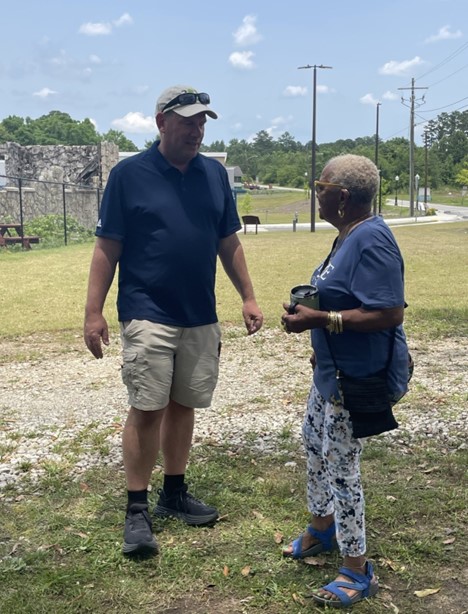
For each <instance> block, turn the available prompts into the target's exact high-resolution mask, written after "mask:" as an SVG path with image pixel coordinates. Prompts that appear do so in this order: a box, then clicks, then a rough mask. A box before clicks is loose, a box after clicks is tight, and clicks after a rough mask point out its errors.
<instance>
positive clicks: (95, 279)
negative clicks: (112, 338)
mask: <svg viewBox="0 0 468 614" xmlns="http://www.w3.org/2000/svg"><path fill="white" fill-rule="evenodd" d="M121 253H122V244H121V243H120V242H119V241H113V240H111V239H103V238H102V237H98V238H97V240H96V245H95V247H94V253H93V258H92V260H91V267H90V271H89V280H88V297H87V300H86V308H85V321H84V340H85V343H86V346H87V347H88V349H89V351H90V352H91V353H92V354H93V356H95V357H96V358H102V346H101V339H102V342H103V343H104V345H109V329H108V326H107V322H106V320H105V318H104V316H103V315H102V311H103V309H104V303H105V302H106V297H107V293H108V292H109V288H110V287H111V284H112V280H113V279H114V274H115V269H116V266H117V262H118V261H119V258H120V254H121Z"/></svg>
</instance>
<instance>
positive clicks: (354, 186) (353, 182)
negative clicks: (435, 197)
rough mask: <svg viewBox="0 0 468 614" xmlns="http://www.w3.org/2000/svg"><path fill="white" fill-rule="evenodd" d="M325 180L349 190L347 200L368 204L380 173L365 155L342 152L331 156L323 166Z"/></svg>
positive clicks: (370, 201) (377, 185) (377, 184)
mask: <svg viewBox="0 0 468 614" xmlns="http://www.w3.org/2000/svg"><path fill="white" fill-rule="evenodd" d="M325 168H326V169H327V170H328V176H327V180H328V181H330V182H332V183H339V184H340V185H342V186H343V187H344V188H346V189H347V190H349V195H350V198H349V201H350V202H351V203H355V204H362V205H369V204H370V203H372V201H373V199H374V196H375V195H376V194H377V190H378V189H379V182H380V175H379V171H378V169H377V167H376V166H375V164H374V163H373V162H372V160H369V158H366V157H365V156H356V155H355V154H343V155H340V156H336V157H334V158H331V160H329V161H328V162H327V164H326V166H325Z"/></svg>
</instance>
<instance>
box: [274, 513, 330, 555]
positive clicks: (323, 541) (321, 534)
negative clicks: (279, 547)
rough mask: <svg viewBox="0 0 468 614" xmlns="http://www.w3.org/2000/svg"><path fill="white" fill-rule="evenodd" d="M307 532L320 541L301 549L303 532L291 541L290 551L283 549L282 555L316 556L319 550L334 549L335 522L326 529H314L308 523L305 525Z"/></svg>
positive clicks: (327, 550)
mask: <svg viewBox="0 0 468 614" xmlns="http://www.w3.org/2000/svg"><path fill="white" fill-rule="evenodd" d="M307 533H309V535H312V537H315V538H316V539H318V540H319V541H320V543H319V544H313V546H310V548H306V549H305V550H302V537H303V535H304V533H302V534H301V535H299V537H298V538H297V539H295V540H294V541H293V543H292V548H293V549H292V552H286V551H285V550H283V556H285V557H290V558H293V559H305V558H307V557H308V556H317V554H320V553H321V552H329V551H331V550H335V549H336V548H337V547H338V546H337V543H336V535H335V533H336V529H335V523H334V522H333V523H332V524H331V525H330V526H329V527H328V529H327V530H326V531H318V530H317V529H314V528H313V527H311V526H310V525H309V526H308V527H307Z"/></svg>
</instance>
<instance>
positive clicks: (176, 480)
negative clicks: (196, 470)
mask: <svg viewBox="0 0 468 614" xmlns="http://www.w3.org/2000/svg"><path fill="white" fill-rule="evenodd" d="M184 478H185V474H183V473H182V474H181V475H167V474H166V473H165V474H164V484H163V490H164V494H165V495H167V496H168V497H170V496H171V495H172V494H173V493H174V492H175V491H176V490H177V489H178V488H182V486H183V485H184Z"/></svg>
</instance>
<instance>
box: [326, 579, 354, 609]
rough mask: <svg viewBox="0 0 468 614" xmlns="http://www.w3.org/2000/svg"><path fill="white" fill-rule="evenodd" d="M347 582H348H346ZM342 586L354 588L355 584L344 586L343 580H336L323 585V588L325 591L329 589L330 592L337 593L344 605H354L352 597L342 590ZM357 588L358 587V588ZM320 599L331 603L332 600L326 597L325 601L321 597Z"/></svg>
mask: <svg viewBox="0 0 468 614" xmlns="http://www.w3.org/2000/svg"><path fill="white" fill-rule="evenodd" d="M345 584H346V582H345ZM340 586H341V587H343V588H353V586H348V587H346V586H344V585H343V583H342V582H339V581H338V582H337V581H336V580H335V581H333V582H330V583H329V584H326V585H325V586H322V590H323V591H328V592H329V593H332V595H335V596H336V597H338V599H339V600H340V602H341V603H342V604H343V605H346V606H348V605H353V602H352V600H351V597H350V596H349V595H348V594H347V593H345V592H344V591H342V590H341V588H340ZM356 590H357V589H356ZM320 601H321V602H322V603H329V602H330V601H331V599H326V598H325V597H323V601H322V599H320Z"/></svg>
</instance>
